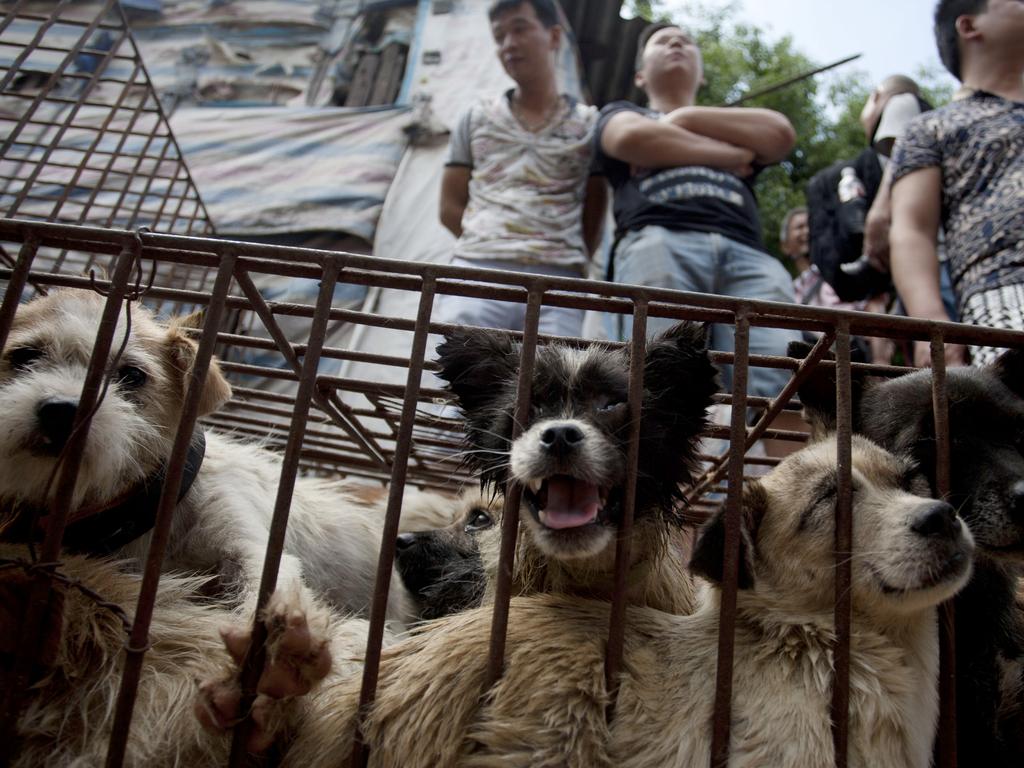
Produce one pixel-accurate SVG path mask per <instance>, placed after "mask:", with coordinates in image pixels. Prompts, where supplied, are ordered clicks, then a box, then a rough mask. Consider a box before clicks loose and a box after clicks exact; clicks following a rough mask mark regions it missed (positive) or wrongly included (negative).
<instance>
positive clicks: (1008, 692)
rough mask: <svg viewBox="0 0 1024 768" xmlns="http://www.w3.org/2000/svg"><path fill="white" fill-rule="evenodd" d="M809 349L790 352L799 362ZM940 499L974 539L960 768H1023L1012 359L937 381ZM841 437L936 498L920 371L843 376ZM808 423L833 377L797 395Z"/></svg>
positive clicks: (1020, 495) (1020, 483)
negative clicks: (888, 455) (854, 435)
mask: <svg viewBox="0 0 1024 768" xmlns="http://www.w3.org/2000/svg"><path fill="white" fill-rule="evenodd" d="M808 350H809V347H807V346H806V345H799V344H795V345H791V346H790V355H791V356H793V357H798V358H803V357H806V355H807V352H808ZM946 381H947V396H948V400H949V437H950V496H949V498H947V499H946V501H948V502H949V503H951V504H952V505H953V506H954V507H955V508H956V509H957V511H958V512H959V515H960V517H961V518H963V520H964V522H966V523H967V525H968V527H969V528H970V529H971V533H972V534H973V535H974V540H975V543H976V544H977V547H978V548H977V551H976V557H975V566H974V576H973V577H972V578H971V580H970V582H969V583H968V585H967V587H966V588H964V590H963V591H962V592H961V593H960V594H959V595H958V596H957V598H956V665H957V683H956V685H957V743H958V758H959V761H960V764H961V765H968V766H975V765H977V766H996V765H998V766H1004V765H1006V766H1009V765H1024V676H1022V674H1024V620H1022V619H1024V617H1022V612H1021V607H1020V606H1019V605H1018V604H1017V603H1016V601H1015V592H1016V590H1017V584H1018V578H1019V576H1020V575H1021V574H1022V573H1024V350H1010V351H1008V352H1005V353H1004V354H1003V355H1002V356H1001V357H1000V358H999V359H998V360H996V362H995V363H993V364H992V365H990V366H988V367H986V368H951V369H950V370H949V371H948V372H947V379H946ZM852 394H853V427H854V430H855V431H856V432H859V433H861V434H863V435H865V436H867V437H869V438H871V439H872V440H874V441H876V442H878V443H880V444H881V445H883V446H884V447H885V448H887V449H888V450H890V451H893V452H894V453H901V454H905V455H909V456H911V457H913V458H914V460H915V461H916V462H917V464H918V465H919V466H920V468H921V470H922V471H923V472H924V473H925V475H926V476H927V478H928V481H929V483H930V484H931V490H932V492H933V493H935V492H937V490H938V489H937V484H936V477H935V461H936V440H935V425H934V420H933V415H932V376H931V371H929V370H921V371H916V372H914V373H911V374H908V375H906V376H902V377H900V378H897V379H891V380H881V379H869V378H866V377H863V376H859V375H857V373H856V372H855V373H854V377H853V393H852ZM800 400H801V402H802V403H803V405H804V411H805V415H806V416H807V417H808V420H809V421H811V423H812V425H815V424H817V425H819V426H823V427H824V428H826V429H827V428H828V427H829V425H830V424H834V420H835V408H836V405H835V403H836V401H835V377H834V374H833V372H832V370H827V369H825V368H819V369H818V370H817V372H816V373H814V374H812V375H811V378H810V379H809V380H808V381H807V382H806V383H805V384H804V385H803V386H802V387H801V389H800Z"/></svg>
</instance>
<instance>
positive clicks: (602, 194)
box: [583, 176, 608, 257]
mask: <svg viewBox="0 0 1024 768" xmlns="http://www.w3.org/2000/svg"><path fill="white" fill-rule="evenodd" d="M607 211H608V183H607V182H606V181H605V180H604V176H591V177H590V178H589V179H587V190H586V193H585V197H584V198H583V245H584V246H585V247H586V249H587V256H588V257H589V256H592V255H593V253H594V251H595V250H596V249H597V246H598V245H600V243H601V236H602V235H603V234H604V219H605V215H606V213H607Z"/></svg>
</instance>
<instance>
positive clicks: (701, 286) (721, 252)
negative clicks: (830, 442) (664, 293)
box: [615, 226, 801, 397]
mask: <svg viewBox="0 0 1024 768" xmlns="http://www.w3.org/2000/svg"><path fill="white" fill-rule="evenodd" d="M615 282H617V283H631V284H633V285H645V286H650V287H656V288H672V289H674V290H679V291H696V292H699V293H712V294H717V295H719V296H736V297H738V298H744V299H759V300H764V301H788V302H792V301H793V278H792V277H790V275H789V273H788V272H787V271H786V269H785V267H783V266H782V264H781V263H780V262H779V261H778V260H776V259H775V258H773V257H772V256H770V255H769V254H767V253H764V252H763V251H759V250H757V249H755V248H751V247H750V246H747V245H743V244H742V243H738V242H736V241H735V240H730V239H729V238H727V237H723V236H722V235H719V234H709V233H706V232H693V231H678V230H672V229H666V228H665V227H658V226H647V227H644V228H643V229H640V230H634V231H631V232H629V233H627V234H626V236H625V237H623V238H622V241H621V242H620V243H619V247H618V248H617V249H616V251H615ZM618 319H619V338H620V340H622V341H626V340H628V339H630V338H631V337H632V333H633V317H632V316H631V315H618ZM676 322H677V321H675V320H672V319H670V318H666V317H650V318H648V320H647V332H648V335H649V336H651V335H653V334H655V333H658V332H660V331H663V330H665V329H666V328H669V327H671V326H672V325H674V324H675V323H676ZM734 333H735V329H734V328H733V327H732V326H730V325H715V326H714V327H713V329H712V333H711V348H712V349H715V350H719V351H721V352H732V351H734V350H735V337H734ZM800 338H801V334H800V332H799V331H794V330H787V329H783V328H758V327H753V326H752V327H751V329H750V354H752V355H785V354H786V348H787V347H788V345H789V342H791V341H798V340H800ZM722 377H723V384H724V385H725V387H726V390H727V391H728V390H729V389H730V388H731V386H732V368H731V366H723V371H722ZM789 377H790V372H789V371H788V370H785V369H778V368H753V367H752V368H751V369H750V375H749V379H748V382H749V385H748V387H747V394H749V395H755V396H760V397H775V396H776V395H777V394H778V393H779V391H780V390H781V389H782V388H783V387H784V386H785V385H786V382H787V381H788V380H789Z"/></svg>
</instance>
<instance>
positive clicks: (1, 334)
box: [0, 237, 39, 350]
mask: <svg viewBox="0 0 1024 768" xmlns="http://www.w3.org/2000/svg"><path fill="white" fill-rule="evenodd" d="M38 249H39V244H38V243H37V242H36V241H35V239H34V238H31V237H29V238H26V239H25V242H24V243H22V244H21V248H20V249H19V251H18V260H17V262H15V265H14V269H13V270H12V271H11V276H10V277H9V278H8V281H7V287H6V288H5V289H4V299H3V304H0V350H2V349H3V348H4V345H5V344H6V343H7V334H8V333H10V332H11V323H13V322H14V313H15V312H16V311H17V309H18V302H19V301H21V292H22V291H24V290H25V284H26V282H28V274H29V270H30V269H31V268H32V260H33V259H34V258H35V257H36V251H37V250H38Z"/></svg>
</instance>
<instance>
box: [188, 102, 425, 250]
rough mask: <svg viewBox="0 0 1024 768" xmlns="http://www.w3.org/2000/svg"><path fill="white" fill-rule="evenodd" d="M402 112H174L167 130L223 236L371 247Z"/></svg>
mask: <svg viewBox="0 0 1024 768" xmlns="http://www.w3.org/2000/svg"><path fill="white" fill-rule="evenodd" d="M409 115H410V112H409V110H408V109H407V108H402V107H389V108H380V109H345V108H341V107H333V108H331V107H311V108H308V109H282V108H279V107H259V108H240V107H233V108H226V109H210V108H209V107H197V108H191V109H179V110H178V111H177V112H175V113H174V116H173V117H172V118H171V121H170V122H171V127H172V129H173V130H174V134H175V136H177V138H178V144H179V146H180V147H181V150H182V153H183V154H184V156H185V159H186V161H187V162H188V166H189V169H190V170H191V171H192V178H193V179H194V180H195V183H196V186H197V187H198V188H199V191H200V193H201V194H202V196H203V202H205V203H206V207H207V210H209V212H210V217H211V218H212V219H213V221H214V222H215V223H216V225H217V231H218V232H219V233H221V234H231V235H237V236H242V235H268V234H281V233H287V232H308V231H335V232H347V233H350V234H353V235H356V236H357V237H361V238H363V239H364V240H367V241H368V242H369V241H372V240H373V236H374V227H375V226H376V223H377V218H378V216H379V215H380V211H381V208H382V206H383V204H384V198H385V196H386V194H387V192H388V189H389V187H390V186H391V183H392V180H393V179H394V177H395V173H396V171H397V169H398V164H399V162H400V161H401V158H402V151H403V148H404V146H405V143H406V139H405V135H404V133H403V128H404V127H405V126H406V125H408V123H409Z"/></svg>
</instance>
